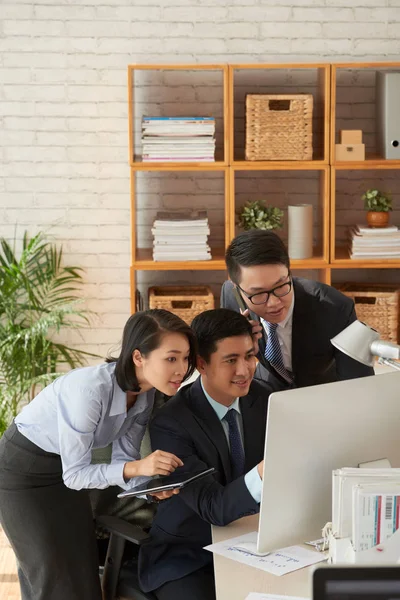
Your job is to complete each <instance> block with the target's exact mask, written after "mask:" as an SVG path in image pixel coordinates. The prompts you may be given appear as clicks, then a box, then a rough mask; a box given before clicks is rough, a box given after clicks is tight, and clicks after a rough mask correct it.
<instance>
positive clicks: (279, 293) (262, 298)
mask: <svg viewBox="0 0 400 600" xmlns="http://www.w3.org/2000/svg"><path fill="white" fill-rule="evenodd" d="M288 277H289V281H287V282H286V283H282V284H281V285H277V286H276V287H274V288H273V289H272V290H268V291H265V292H257V294H251V296H249V295H248V294H247V292H245V291H244V290H242V288H241V287H240V285H238V288H239V289H240V291H241V292H243V294H244V295H245V296H246V298H247V300H250V302H251V303H252V304H254V305H256V306H257V305H260V304H266V303H267V302H268V300H269V297H270V295H271V294H272V295H273V296H275V297H276V298H283V296H287V295H288V294H289V293H290V290H291V289H292V279H291V277H290V273H288Z"/></svg>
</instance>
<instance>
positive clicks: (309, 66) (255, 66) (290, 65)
mask: <svg viewBox="0 0 400 600" xmlns="http://www.w3.org/2000/svg"><path fill="white" fill-rule="evenodd" d="M330 64H331V63H249V64H229V68H230V69H231V70H233V69H244V70H248V69H329V67H330Z"/></svg>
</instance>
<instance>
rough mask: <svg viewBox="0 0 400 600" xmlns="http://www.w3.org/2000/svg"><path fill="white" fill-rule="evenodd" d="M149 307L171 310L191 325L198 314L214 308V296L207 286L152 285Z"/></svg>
mask: <svg viewBox="0 0 400 600" xmlns="http://www.w3.org/2000/svg"><path fill="white" fill-rule="evenodd" d="M149 307H150V308H164V309H165V310H169V311H171V312H173V313H174V314H175V315H178V317H180V318H181V319H183V320H184V321H186V323H188V324H189V325H190V323H191V322H192V320H193V319H194V317H195V316H196V315H198V314H200V313H202V312H203V311H205V310H210V309H212V308H214V296H213V295H212V292H211V290H210V288H209V287H207V286H187V287H180V286H165V287H161V286H159V287H158V286H157V287H151V288H149Z"/></svg>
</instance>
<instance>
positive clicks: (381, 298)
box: [338, 283, 400, 344]
mask: <svg viewBox="0 0 400 600" xmlns="http://www.w3.org/2000/svg"><path fill="white" fill-rule="evenodd" d="M338 288H339V290H340V291H341V292H342V293H343V294H345V295H346V296H349V298H352V299H353V300H354V303H355V308H356V314H357V318H358V319H359V320H360V321H363V322H364V323H366V324H367V325H369V326H370V327H373V328H374V329H376V330H377V331H378V332H379V333H380V335H381V337H382V338H383V339H384V340H388V341H390V342H395V343H396V344H397V341H398V337H399V300H400V289H399V288H396V287H395V286H393V285H384V284H373V283H369V284H368V283H365V284H363V283H345V284H343V285H340V286H338Z"/></svg>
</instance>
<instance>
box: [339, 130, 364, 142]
mask: <svg viewBox="0 0 400 600" xmlns="http://www.w3.org/2000/svg"><path fill="white" fill-rule="evenodd" d="M340 143H341V144H345V145H354V144H362V131H361V129H341V130H340Z"/></svg>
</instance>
